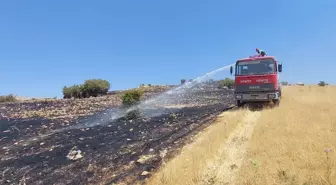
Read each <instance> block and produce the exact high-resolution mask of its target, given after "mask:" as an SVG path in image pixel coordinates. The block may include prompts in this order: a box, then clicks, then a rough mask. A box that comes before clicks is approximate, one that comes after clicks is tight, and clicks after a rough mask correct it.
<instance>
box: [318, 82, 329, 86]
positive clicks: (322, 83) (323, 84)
mask: <svg viewBox="0 0 336 185" xmlns="http://www.w3.org/2000/svg"><path fill="white" fill-rule="evenodd" d="M318 85H319V86H322V87H323V86H326V85H328V84H327V83H326V82H325V81H320V82H319V83H318Z"/></svg>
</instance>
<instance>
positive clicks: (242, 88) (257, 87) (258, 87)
mask: <svg viewBox="0 0 336 185" xmlns="http://www.w3.org/2000/svg"><path fill="white" fill-rule="evenodd" d="M274 90H275V89H274V84H248V85H236V88H235V92H236V93H240V92H261V91H268V92H269V91H274Z"/></svg>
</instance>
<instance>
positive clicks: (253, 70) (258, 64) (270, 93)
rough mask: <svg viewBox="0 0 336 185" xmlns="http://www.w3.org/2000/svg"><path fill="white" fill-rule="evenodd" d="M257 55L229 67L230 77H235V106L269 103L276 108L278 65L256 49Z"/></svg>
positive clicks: (274, 60) (279, 70)
mask: <svg viewBox="0 0 336 185" xmlns="http://www.w3.org/2000/svg"><path fill="white" fill-rule="evenodd" d="M256 51H257V52H258V55H254V56H250V57H248V58H243V59H239V60H237V61H236V63H235V71H233V66H231V67H230V73H231V75H232V74H233V73H234V76H235V90H234V96H235V100H236V101H237V106H238V107H241V106H242V105H244V104H245V103H251V102H270V101H272V102H273V103H274V105H276V106H278V105H279V104H280V98H281V86H280V82H279V79H280V78H279V73H280V72H282V64H280V63H279V62H278V61H277V60H276V59H275V57H274V56H267V55H266V53H265V52H264V51H261V50H259V49H256Z"/></svg>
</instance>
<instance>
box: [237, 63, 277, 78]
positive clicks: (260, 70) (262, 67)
mask: <svg viewBox="0 0 336 185" xmlns="http://www.w3.org/2000/svg"><path fill="white" fill-rule="evenodd" d="M274 66H275V65H274V61H273V60H255V61H241V62H238V63H237V66H236V75H257V74H270V73H274V72H275V69H274Z"/></svg>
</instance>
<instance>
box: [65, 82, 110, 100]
mask: <svg viewBox="0 0 336 185" xmlns="http://www.w3.org/2000/svg"><path fill="white" fill-rule="evenodd" d="M109 89H110V82H108V81H107V80H102V79H90V80H85V81H84V83H83V84H75V85H72V86H69V87H67V86H64V87H63V91H62V92H63V98H64V99H69V98H89V97H97V96H103V95H106V94H107V92H108V90H109Z"/></svg>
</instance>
